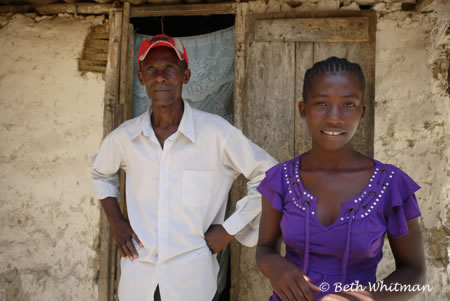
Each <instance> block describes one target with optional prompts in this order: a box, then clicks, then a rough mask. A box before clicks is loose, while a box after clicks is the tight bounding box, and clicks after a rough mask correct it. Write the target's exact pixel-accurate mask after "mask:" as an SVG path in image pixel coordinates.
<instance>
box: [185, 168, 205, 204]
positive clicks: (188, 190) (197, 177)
mask: <svg viewBox="0 0 450 301" xmlns="http://www.w3.org/2000/svg"><path fill="white" fill-rule="evenodd" d="M212 177H213V173H212V172H211V171H193V170H183V179H182V181H183V184H182V185H183V189H182V192H181V193H182V196H181V197H182V200H183V204H184V205H188V206H204V205H207V204H208V202H209V200H210V198H211V189H212Z"/></svg>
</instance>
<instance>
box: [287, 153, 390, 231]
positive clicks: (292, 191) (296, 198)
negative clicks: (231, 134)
mask: <svg viewBox="0 0 450 301" xmlns="http://www.w3.org/2000/svg"><path fill="white" fill-rule="evenodd" d="M372 160H373V162H374V164H375V168H374V170H373V172H372V175H371V177H370V179H369V183H368V184H367V186H366V187H365V188H364V189H363V191H362V192H361V193H360V194H359V195H358V196H356V197H355V198H351V199H349V200H345V201H344V202H342V209H341V213H340V214H339V217H338V219H337V220H336V221H335V222H334V223H333V224H331V225H329V226H327V227H326V226H323V225H322V223H320V222H319V223H320V224H321V225H322V226H323V227H324V228H329V227H331V226H333V225H334V224H338V223H339V222H343V221H345V220H348V219H350V218H353V219H363V218H365V217H367V216H369V215H370V213H371V212H373V210H374V209H375V207H376V206H377V205H378V203H379V202H380V200H381V199H382V198H383V195H384V194H385V192H386V189H387V187H388V186H389V183H390V181H391V179H392V177H393V175H394V173H395V171H394V170H390V169H388V168H387V167H384V166H383V167H382V166H381V165H382V164H381V163H380V162H378V161H376V160H374V159H372ZM300 162H301V155H300V156H298V157H297V158H295V159H293V160H291V161H288V162H285V163H284V164H283V174H284V179H283V180H284V181H285V183H286V184H287V186H288V195H289V198H290V199H291V200H292V202H293V203H294V205H295V206H296V207H297V208H298V209H299V210H302V211H305V213H306V214H311V215H316V211H315V210H317V209H316V208H317V198H316V197H315V196H313V195H312V194H311V193H309V192H308V191H307V190H306V189H305V188H304V186H303V183H302V181H301V178H300V174H299V170H300Z"/></svg>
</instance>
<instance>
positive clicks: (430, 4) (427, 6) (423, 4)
mask: <svg viewBox="0 0 450 301" xmlns="http://www.w3.org/2000/svg"><path fill="white" fill-rule="evenodd" d="M433 9H434V0H417V2H416V11H418V12H427V11H432V10H433Z"/></svg>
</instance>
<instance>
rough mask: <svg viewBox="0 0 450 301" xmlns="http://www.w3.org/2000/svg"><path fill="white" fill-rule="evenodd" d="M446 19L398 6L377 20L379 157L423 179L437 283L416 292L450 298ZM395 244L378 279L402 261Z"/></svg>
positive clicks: (421, 198)
mask: <svg viewBox="0 0 450 301" xmlns="http://www.w3.org/2000/svg"><path fill="white" fill-rule="evenodd" d="M438 21H439V19H437V18H436V16H435V15H433V14H408V13H392V14H388V15H385V16H382V17H381V18H380V19H379V20H378V25H377V27H378V30H377V55H376V92H375V95H376V99H375V101H376V102H375V106H376V107H375V157H376V158H378V159H379V160H381V161H385V162H390V163H392V164H394V165H397V166H399V167H400V168H401V169H403V170H404V171H405V172H406V173H408V174H409V175H410V176H411V177H412V178H413V179H414V180H415V181H416V182H417V183H418V184H419V185H420V186H421V187H422V189H421V190H419V191H418V193H417V197H418V202H419V205H420V209H421V211H422V218H421V219H420V223H421V226H422V231H423V239H424V244H425V253H426V261H427V280H426V284H429V285H430V286H432V287H433V289H432V291H431V292H427V293H425V294H422V295H421V296H418V297H416V298H415V300H449V299H450V292H449V290H448V287H449V286H450V283H449V278H450V277H449V274H450V273H449V272H450V265H449V258H448V253H447V250H448V247H449V234H450V225H449V216H450V208H449V199H450V198H449V196H450V181H449V175H450V165H449V155H450V148H449V147H450V140H449V126H450V116H449V113H450V109H449V108H450V98H449V95H448V94H447V88H448V81H447V77H446V72H448V67H449V65H448V64H449V62H448V54H449V48H450V43H449V40H448V39H447V40H445V39H439V37H436V36H435V34H434V33H435V32H436V29H438V27H439V24H440V23H439V22H438ZM433 29H434V31H433ZM432 41H434V42H435V45H433V44H432ZM388 245H389V244H388V242H387V241H386V243H385V248H384V254H385V258H384V259H383V261H382V262H381V264H380V266H379V268H378V279H380V278H381V279H382V278H383V277H385V276H387V275H388V274H389V273H390V272H392V271H393V268H394V267H395V264H394V260H393V257H392V254H391V252H390V249H389V247H388ZM446 288H447V289H446Z"/></svg>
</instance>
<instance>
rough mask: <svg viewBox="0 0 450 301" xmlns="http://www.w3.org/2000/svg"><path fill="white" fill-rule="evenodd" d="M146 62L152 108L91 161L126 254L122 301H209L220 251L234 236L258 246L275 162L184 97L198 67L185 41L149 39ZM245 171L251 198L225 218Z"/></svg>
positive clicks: (143, 69) (143, 77)
mask: <svg viewBox="0 0 450 301" xmlns="http://www.w3.org/2000/svg"><path fill="white" fill-rule="evenodd" d="M138 64H139V72H138V77H139V81H140V83H141V84H142V85H144V86H145V89H146V92H147V95H148V97H149V98H150V99H151V103H152V105H151V107H150V108H149V110H148V111H147V112H146V113H144V114H143V115H141V116H139V117H137V118H134V119H132V120H129V121H127V122H125V123H124V124H122V125H121V126H119V127H118V128H117V129H116V130H114V131H113V132H111V133H110V134H109V135H108V136H107V137H106V138H105V140H104V141H103V144H102V146H101V148H100V150H99V152H98V153H97V155H96V156H95V157H94V159H93V180H94V185H95V188H96V194H97V197H98V198H99V199H100V200H101V203H102V206H103V208H104V210H105V213H106V215H107V217H108V221H109V223H110V225H111V231H112V233H113V236H114V239H115V241H116V243H117V246H118V249H119V251H120V253H121V255H122V256H123V257H122V259H121V279H120V282H119V299H120V300H121V301H128V300H130V301H131V300H133V301H135V300H139V301H151V300H163V301H169V300H170V301H177V300H180V301H181V300H183V301H185V300H199V301H211V299H212V298H213V296H214V294H215V291H216V281H217V273H218V264H217V260H216V256H215V255H214V254H216V253H217V252H219V251H221V250H222V249H224V248H225V247H226V245H227V244H228V243H229V242H230V241H231V240H232V239H233V237H234V236H236V238H237V239H238V240H239V241H240V242H241V243H243V244H245V245H248V246H252V245H255V244H256V240H257V239H256V235H257V229H256V227H257V226H255V225H254V224H257V220H256V218H257V216H258V215H259V213H260V210H261V200H260V195H259V193H258V192H257V191H256V186H257V185H258V184H259V182H260V181H261V180H262V179H263V178H264V172H265V171H266V170H267V169H269V168H270V167H271V166H272V165H274V164H275V163H276V161H275V160H274V159H273V158H271V157H270V156H269V155H267V154H266V153H265V152H264V151H263V150H262V149H261V148H259V147H258V146H256V145H255V144H253V143H252V142H250V141H249V140H248V139H247V138H246V137H245V136H243V135H242V133H241V131H239V130H238V129H236V128H235V127H233V126H232V125H230V124H229V123H228V122H227V121H225V120H224V119H222V118H221V117H219V116H216V115H213V114H209V113H205V112H201V111H198V110H195V109H193V108H191V107H190V106H189V104H188V103H186V102H185V101H183V99H182V97H181V93H182V88H183V85H184V84H187V83H188V82H189V78H190V75H191V73H190V70H189V69H188V57H187V54H186V50H185V48H184V46H183V44H182V43H181V41H180V40H178V39H175V38H171V37H168V36H165V35H157V36H154V37H153V38H152V39H150V40H145V41H144V42H143V43H142V44H141V46H140V50H139V55H138ZM120 168H122V169H124V170H125V171H126V174H127V178H126V196H127V209H128V215H129V222H128V221H127V220H126V219H125V218H124V217H123V215H122V214H121V212H120V209H119V206H118V201H117V198H118V195H119V192H118V176H117V172H118V170H119V169H120ZM239 174H243V175H244V176H245V177H246V178H247V179H249V182H248V195H247V196H246V197H244V198H243V199H241V200H240V201H238V202H237V205H236V211H235V212H234V213H233V214H232V215H231V216H230V217H229V218H228V219H227V220H226V221H224V215H225V209H226V205H227V198H228V193H229V190H230V187H231V184H232V183H233V181H234V179H235V178H236V177H237V176H238V175H239ZM252 222H253V223H252Z"/></svg>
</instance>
